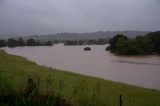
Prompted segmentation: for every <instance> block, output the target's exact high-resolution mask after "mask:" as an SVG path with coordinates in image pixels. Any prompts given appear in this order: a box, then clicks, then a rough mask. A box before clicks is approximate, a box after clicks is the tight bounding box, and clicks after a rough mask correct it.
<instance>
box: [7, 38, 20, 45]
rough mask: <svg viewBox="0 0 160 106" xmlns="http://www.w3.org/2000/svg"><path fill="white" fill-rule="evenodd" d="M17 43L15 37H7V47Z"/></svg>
mask: <svg viewBox="0 0 160 106" xmlns="http://www.w3.org/2000/svg"><path fill="white" fill-rule="evenodd" d="M17 45H18V43H17V41H16V40H15V39H12V38H10V39H8V47H16V46H17Z"/></svg>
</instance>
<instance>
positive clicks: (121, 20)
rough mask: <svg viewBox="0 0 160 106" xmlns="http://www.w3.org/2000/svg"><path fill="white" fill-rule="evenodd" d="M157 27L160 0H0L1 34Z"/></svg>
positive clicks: (159, 17) (159, 15) (145, 29)
mask: <svg viewBox="0 0 160 106" xmlns="http://www.w3.org/2000/svg"><path fill="white" fill-rule="evenodd" d="M117 30H141V31H156V30H160V0H0V33H1V34H21V35H25V34H51V33H58V32H95V31H117Z"/></svg>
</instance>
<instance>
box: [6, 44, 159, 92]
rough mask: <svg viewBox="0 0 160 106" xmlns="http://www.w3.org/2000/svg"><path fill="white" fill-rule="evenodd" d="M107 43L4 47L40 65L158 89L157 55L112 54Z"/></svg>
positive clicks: (9, 51) (11, 52)
mask: <svg viewBox="0 0 160 106" xmlns="http://www.w3.org/2000/svg"><path fill="white" fill-rule="evenodd" d="M106 46H107V45H91V46H90V47H91V49H92V50H91V51H84V50H83V49H84V47H86V46H64V45H63V44H58V45H54V46H51V47H41V46H39V47H16V48H4V49H5V50H6V51H7V52H8V53H10V54H15V55H19V56H23V57H26V58H27V59H29V60H32V61H35V62H36V63H38V64H40V65H45V66H49V67H53V68H57V69H62V70H65V71H70V72H75V73H80V74H84V75H91V76H96V77H100V78H104V79H109V80H113V81H118V82H123V83H127V84H132V85H137V86H141V87H146V88H152V89H160V56H158V55H151V56H115V55H114V54H111V53H109V52H106V51H105V48H106Z"/></svg>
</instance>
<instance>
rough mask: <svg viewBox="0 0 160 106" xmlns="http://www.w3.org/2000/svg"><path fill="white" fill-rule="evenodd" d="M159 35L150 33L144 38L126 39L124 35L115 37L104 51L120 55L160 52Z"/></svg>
mask: <svg viewBox="0 0 160 106" xmlns="http://www.w3.org/2000/svg"><path fill="white" fill-rule="evenodd" d="M159 41H160V34H159V32H152V33H149V34H147V35H146V36H137V37H136V38H132V39H131V38H130V39H129V38H127V37H126V36H124V35H116V36H115V37H113V38H112V39H111V40H110V41H109V44H110V46H108V47H107V48H106V50H110V51H111V52H113V53H115V54H120V55H148V54H152V53H153V52H156V53H159V51H160V42H159Z"/></svg>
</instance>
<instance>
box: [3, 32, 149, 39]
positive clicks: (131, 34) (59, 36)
mask: <svg viewBox="0 0 160 106" xmlns="http://www.w3.org/2000/svg"><path fill="white" fill-rule="evenodd" d="M148 32H149V31H106V32H105V31H98V32H91V33H57V34H48V35H32V36H24V37H23V38H24V39H25V40H27V39H31V38H33V39H35V40H88V39H95V40H97V39H100V38H112V37H113V36H115V35H117V34H123V35H126V36H128V37H131V38H132V37H135V36H137V35H145V34H147V33H148ZM10 37H13V38H18V37H15V35H0V39H2V38H5V39H6V38H10Z"/></svg>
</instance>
